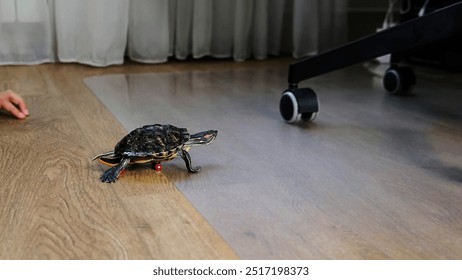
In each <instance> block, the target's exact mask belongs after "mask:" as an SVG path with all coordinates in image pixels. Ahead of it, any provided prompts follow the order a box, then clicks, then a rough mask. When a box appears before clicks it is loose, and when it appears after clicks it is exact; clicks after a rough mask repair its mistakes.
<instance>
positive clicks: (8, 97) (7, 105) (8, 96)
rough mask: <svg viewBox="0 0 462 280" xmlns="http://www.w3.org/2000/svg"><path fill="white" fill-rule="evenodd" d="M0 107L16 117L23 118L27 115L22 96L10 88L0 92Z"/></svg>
mask: <svg viewBox="0 0 462 280" xmlns="http://www.w3.org/2000/svg"><path fill="white" fill-rule="evenodd" d="M0 109H4V110H6V111H8V112H10V113H11V114H13V116H15V117H16V118H18V119H24V118H26V117H27V116H28V115H29V110H28V109H27V106H26V103H25V102H24V100H23V99H22V97H21V96H19V95H18V94H16V93H14V92H13V91H11V90H7V91H4V92H0Z"/></svg>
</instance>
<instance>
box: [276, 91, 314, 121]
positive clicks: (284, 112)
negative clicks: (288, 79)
mask: <svg viewBox="0 0 462 280" xmlns="http://www.w3.org/2000/svg"><path fill="white" fill-rule="evenodd" d="M279 111H280V113H281V116H282V118H283V119H284V121H286V122H287V123H291V124H292V123H296V122H298V121H300V120H302V121H312V120H314V119H315V118H316V116H317V114H318V111H319V100H318V97H317V96H316V93H315V92H314V91H313V90H312V89H310V88H300V89H288V90H286V91H284V93H283V94H282V97H281V100H280V102H279Z"/></svg>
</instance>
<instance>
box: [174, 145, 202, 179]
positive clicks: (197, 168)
mask: <svg viewBox="0 0 462 280" xmlns="http://www.w3.org/2000/svg"><path fill="white" fill-rule="evenodd" d="M178 154H179V155H180V156H181V157H182V158H183V160H184V163H186V168H188V170H189V172H193V173H196V172H199V171H201V170H202V167H200V166H193V165H192V162H191V156H190V155H189V153H188V152H187V151H185V150H181V151H179V152H178Z"/></svg>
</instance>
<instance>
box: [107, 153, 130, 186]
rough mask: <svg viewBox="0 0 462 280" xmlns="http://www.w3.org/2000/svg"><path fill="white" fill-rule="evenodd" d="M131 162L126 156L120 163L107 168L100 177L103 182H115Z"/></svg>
mask: <svg viewBox="0 0 462 280" xmlns="http://www.w3.org/2000/svg"><path fill="white" fill-rule="evenodd" d="M129 162H130V159H129V158H124V159H122V161H121V162H120V163H119V164H117V165H116V166H113V167H111V168H109V169H108V170H106V171H105V172H104V173H103V175H102V176H101V178H100V179H101V182H104V183H114V182H115V181H116V180H117V178H119V175H120V173H121V172H122V171H124V169H125V167H126V166H127V164H128V163H129Z"/></svg>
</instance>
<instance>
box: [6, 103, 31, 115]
mask: <svg viewBox="0 0 462 280" xmlns="http://www.w3.org/2000/svg"><path fill="white" fill-rule="evenodd" d="M3 109H5V110H7V111H8V112H10V113H11V114H13V116H15V117H16V118H18V119H24V118H25V117H26V115H25V114H24V113H23V112H21V111H19V109H18V108H17V107H16V106H14V105H13V103H10V102H7V103H5V104H3Z"/></svg>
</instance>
